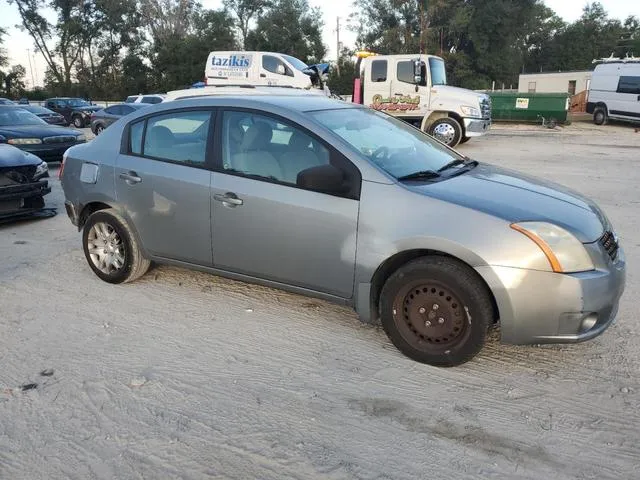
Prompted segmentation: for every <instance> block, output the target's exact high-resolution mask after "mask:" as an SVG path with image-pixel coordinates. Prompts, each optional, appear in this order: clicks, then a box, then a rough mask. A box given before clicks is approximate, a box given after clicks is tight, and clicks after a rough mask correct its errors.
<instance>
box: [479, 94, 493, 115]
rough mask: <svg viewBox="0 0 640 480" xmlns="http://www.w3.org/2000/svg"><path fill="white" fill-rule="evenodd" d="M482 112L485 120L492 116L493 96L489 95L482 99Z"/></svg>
mask: <svg viewBox="0 0 640 480" xmlns="http://www.w3.org/2000/svg"><path fill="white" fill-rule="evenodd" d="M480 113H481V114H482V118H484V119H485V120H488V119H490V118H491V98H489V96H487V95H485V96H484V97H482V99H481V100H480Z"/></svg>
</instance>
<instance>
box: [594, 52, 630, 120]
mask: <svg viewBox="0 0 640 480" xmlns="http://www.w3.org/2000/svg"><path fill="white" fill-rule="evenodd" d="M587 113H592V114H593V122H594V123H595V124H596V125H604V124H606V123H607V121H608V120H609V119H610V118H611V119H613V120H622V121H627V122H640V58H624V59H615V58H614V59H611V58H609V59H606V61H605V62H604V63H600V64H599V65H596V68H595V69H594V71H593V75H592V77H591V84H590V86H589V93H588V98H587Z"/></svg>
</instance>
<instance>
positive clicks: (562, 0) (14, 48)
mask: <svg viewBox="0 0 640 480" xmlns="http://www.w3.org/2000/svg"><path fill="white" fill-rule="evenodd" d="M351 1H352V0H309V4H310V5H311V6H317V7H321V9H322V11H323V12H324V23H325V26H324V29H323V40H324V43H325V44H326V45H327V46H328V47H329V53H328V55H329V58H333V57H335V56H336V18H337V17H340V23H341V28H340V41H341V42H342V43H343V44H344V45H345V46H353V44H354V41H355V35H354V33H353V32H350V31H349V30H348V29H347V18H348V16H349V14H350V13H351V11H352V7H351ZM200 2H201V3H202V5H203V6H204V7H205V8H219V7H220V6H221V4H222V0H200ZM544 2H545V3H546V4H547V6H549V7H550V8H552V9H553V10H555V12H556V13H557V14H558V15H559V16H560V17H561V18H563V19H564V20H565V21H567V22H572V21H574V20H576V19H577V18H579V17H580V15H581V14H582V8H583V7H584V5H585V4H586V3H587V1H586V0H544ZM600 2H601V3H602V5H603V6H604V8H605V10H606V11H607V12H608V13H609V16H610V17H612V18H619V19H621V20H624V19H625V18H626V17H628V16H629V15H636V16H638V17H640V1H638V0H600ZM19 23H20V16H19V14H18V9H17V7H16V6H15V5H9V4H8V3H7V2H6V1H5V0H0V27H3V28H5V29H6V30H7V31H8V35H7V36H6V37H5V38H6V40H5V45H4V47H5V48H6V50H7V51H8V53H9V57H10V62H11V64H22V65H24V67H25V69H26V71H27V76H26V83H27V87H28V88H29V87H31V85H32V79H33V82H34V83H35V84H36V85H42V82H43V80H44V72H45V70H46V63H45V61H44V58H43V57H42V56H41V55H40V54H39V53H36V52H35V51H34V48H33V41H32V40H31V37H30V36H29V35H28V34H27V33H25V32H21V31H20V30H19V29H18V28H16V25H18V24H19ZM27 49H29V50H30V52H29V55H28V54H27ZM206 53H208V52H206ZM206 53H203V59H204V58H205V57H206ZM29 60H31V65H29ZM203 64H204V60H203ZM32 73H33V74H32Z"/></svg>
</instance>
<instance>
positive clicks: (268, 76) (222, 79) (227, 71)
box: [205, 51, 328, 89]
mask: <svg viewBox="0 0 640 480" xmlns="http://www.w3.org/2000/svg"><path fill="white" fill-rule="evenodd" d="M326 68H328V66H327V67H326ZM325 74H326V72H325V71H323V70H322V67H321V65H307V64H306V63H304V62H303V61H302V60H299V59H297V58H295V57H292V56H291V55H285V54H283V53H273V52H240V51H236V52H211V53H210V54H209V58H208V59H207V65H206V67H205V84H206V85H269V86H288V87H294V88H307V89H310V88H314V87H315V88H320V89H325V84H324V80H325V78H323V77H324V76H325Z"/></svg>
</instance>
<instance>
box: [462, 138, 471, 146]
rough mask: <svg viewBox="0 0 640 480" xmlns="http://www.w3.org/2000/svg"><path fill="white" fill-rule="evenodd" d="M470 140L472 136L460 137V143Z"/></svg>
mask: <svg viewBox="0 0 640 480" xmlns="http://www.w3.org/2000/svg"><path fill="white" fill-rule="evenodd" d="M469 140H471V137H462V138H461V139H460V145H462V144H463V143H467V142H468V141H469Z"/></svg>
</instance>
